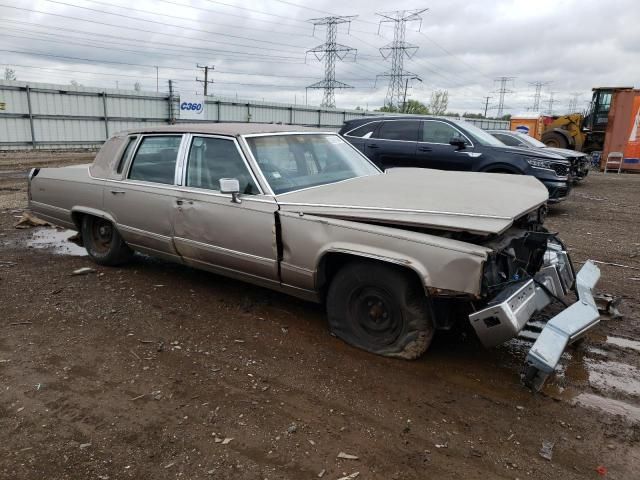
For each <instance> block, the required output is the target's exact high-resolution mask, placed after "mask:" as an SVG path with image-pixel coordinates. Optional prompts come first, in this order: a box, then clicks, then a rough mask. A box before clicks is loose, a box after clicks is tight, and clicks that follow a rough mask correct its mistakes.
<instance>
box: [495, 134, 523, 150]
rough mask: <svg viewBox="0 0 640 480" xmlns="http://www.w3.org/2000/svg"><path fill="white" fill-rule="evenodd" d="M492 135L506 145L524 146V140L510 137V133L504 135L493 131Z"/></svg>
mask: <svg viewBox="0 0 640 480" xmlns="http://www.w3.org/2000/svg"><path fill="white" fill-rule="evenodd" d="M493 136H494V137H496V138H497V139H498V140H500V141H501V142H502V143H504V144H505V145H508V146H510V147H522V146H525V144H524V142H522V141H520V140H519V139H517V138H515V137H512V136H511V135H504V134H502V133H494V134H493Z"/></svg>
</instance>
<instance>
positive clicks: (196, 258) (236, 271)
mask: <svg viewBox="0 0 640 480" xmlns="http://www.w3.org/2000/svg"><path fill="white" fill-rule="evenodd" d="M221 178H235V179H237V180H238V182H239V184H240V195H239V199H240V203H235V202H234V201H232V196H231V195H229V194H223V193H221V192H220V179H221ZM277 208H278V207H277V204H276V202H275V199H274V198H273V197H272V196H270V195H264V194H263V193H262V192H261V190H260V188H259V186H258V182H257V181H256V179H255V177H254V175H253V173H252V172H251V170H250V168H249V167H248V164H247V162H246V161H245V158H244V156H243V154H242V153H241V151H240V149H239V147H238V144H237V141H236V140H235V139H234V138H231V137H223V136H213V135H201V136H200V135H193V136H190V139H189V147H188V154H187V157H186V164H185V166H184V174H183V178H182V181H181V186H180V188H179V194H178V196H177V197H176V200H175V215H174V217H173V218H174V234H173V235H174V237H173V238H174V243H175V246H176V249H177V251H178V253H179V254H180V255H181V256H182V258H183V260H184V262H185V263H187V264H191V265H193V266H196V267H201V268H208V269H210V270H214V271H219V272H220V273H224V274H226V275H230V276H236V277H247V276H248V277H252V278H253V279H261V280H263V281H267V282H275V281H277V278H278V268H277V254H276V247H275V242H274V235H275V234H274V228H275V211H276V210H277Z"/></svg>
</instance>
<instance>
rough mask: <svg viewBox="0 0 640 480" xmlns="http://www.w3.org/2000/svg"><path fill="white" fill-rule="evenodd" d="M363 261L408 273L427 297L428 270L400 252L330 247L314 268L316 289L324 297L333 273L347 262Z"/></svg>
mask: <svg viewBox="0 0 640 480" xmlns="http://www.w3.org/2000/svg"><path fill="white" fill-rule="evenodd" d="M353 261H363V262H375V263H379V264H383V265H388V266H389V267H392V268H395V269H398V270H401V271H403V272H405V273H409V274H410V277H411V278H412V280H413V281H415V282H416V283H417V284H418V285H419V286H420V288H421V289H422V290H423V291H424V293H425V295H426V296H427V297H428V296H429V295H428V289H427V286H426V285H427V283H428V278H429V275H428V272H427V271H426V269H425V268H424V267H423V266H422V265H420V264H419V263H418V262H417V261H415V259H410V258H407V257H406V256H404V255H401V254H390V253H383V252H361V251H351V250H346V249H339V248H332V249H329V250H326V251H325V252H323V254H322V255H321V257H320V259H319V261H318V265H317V268H316V278H315V284H316V288H317V290H318V291H319V292H320V294H321V298H323V299H324V297H325V295H326V290H327V287H328V286H329V284H330V283H331V280H332V278H333V277H334V276H335V274H336V273H337V272H338V271H339V270H340V268H342V267H343V266H344V265H346V264H347V263H349V262H353Z"/></svg>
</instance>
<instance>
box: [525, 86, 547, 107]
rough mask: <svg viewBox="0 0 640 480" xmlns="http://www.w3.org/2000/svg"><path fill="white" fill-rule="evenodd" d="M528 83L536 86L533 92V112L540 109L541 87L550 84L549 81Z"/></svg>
mask: <svg viewBox="0 0 640 480" xmlns="http://www.w3.org/2000/svg"><path fill="white" fill-rule="evenodd" d="M529 85H532V86H534V87H535V88H536V91H535V93H534V94H533V106H532V107H531V110H532V111H534V112H539V111H540V98H541V96H542V88H543V87H545V86H547V85H551V82H529Z"/></svg>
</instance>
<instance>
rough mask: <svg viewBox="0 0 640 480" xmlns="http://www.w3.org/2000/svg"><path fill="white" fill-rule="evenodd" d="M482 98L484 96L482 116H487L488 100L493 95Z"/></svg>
mask: <svg viewBox="0 0 640 480" xmlns="http://www.w3.org/2000/svg"><path fill="white" fill-rule="evenodd" d="M482 98H484V118H487V110H489V100H491V99H492V98H493V97H490V96H486V97H482Z"/></svg>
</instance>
